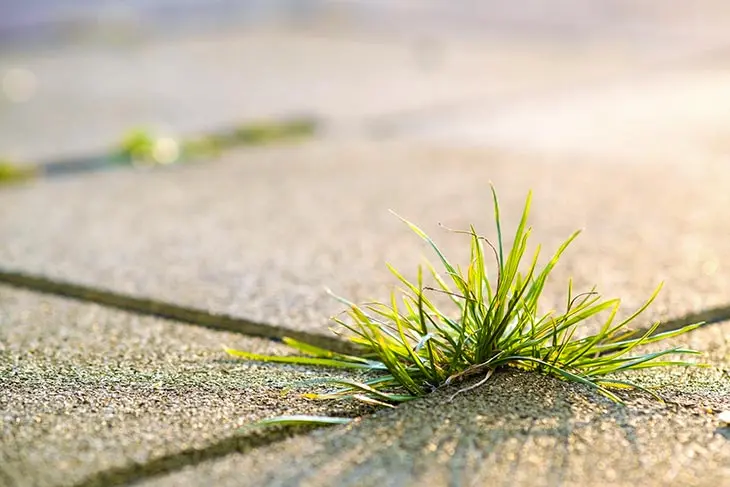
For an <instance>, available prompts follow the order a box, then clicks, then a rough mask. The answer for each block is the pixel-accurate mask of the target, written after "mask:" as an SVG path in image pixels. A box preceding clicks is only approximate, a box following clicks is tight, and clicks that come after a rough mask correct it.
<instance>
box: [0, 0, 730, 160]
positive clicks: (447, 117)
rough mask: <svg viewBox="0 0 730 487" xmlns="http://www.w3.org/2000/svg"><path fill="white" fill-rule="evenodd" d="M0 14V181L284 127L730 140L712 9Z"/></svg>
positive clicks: (463, 140)
mask: <svg viewBox="0 0 730 487" xmlns="http://www.w3.org/2000/svg"><path fill="white" fill-rule="evenodd" d="M0 9H1V10H0V77H1V79H0V81H1V82H2V85H1V87H2V92H0V159H2V160H3V161H4V165H5V166H4V167H5V168H6V172H8V171H10V169H8V168H13V169H12V170H13V171H16V172H17V169H18V167H20V166H21V165H26V167H29V166H28V165H35V164H40V165H45V164H51V165H52V164H54V163H57V164H60V166H57V167H61V166H63V167H68V165H69V164H71V163H73V162H74V161H77V162H80V163H83V162H85V163H86V164H87V165H88V164H91V165H92V166H93V165H94V164H99V163H100V162H99V161H107V162H108V157H110V154H112V155H116V156H115V157H117V159H118V157H119V156H120V154H122V153H124V154H125V157H126V156H130V154H132V155H134V154H136V156H135V157H137V158H140V159H144V158H150V159H151V160H153V161H156V162H172V161H175V160H178V158H180V157H182V156H183V155H184V154H183V153H184V152H185V153H188V154H193V153H195V154H198V155H200V154H203V155H205V154H207V153H208V152H206V151H209V152H211V153H212V152H214V151H219V150H225V149H226V148H227V147H229V146H232V145H237V144H246V143H257V142H260V141H262V140H264V139H266V141H275V140H278V138H279V137H280V136H281V137H282V138H284V136H288V135H291V134H292V133H293V134H294V135H297V136H302V135H305V136H316V137H320V138H343V139H348V138H356V139H363V138H364V139H367V138H378V139H382V138H402V139H409V140H410V139H412V140H418V141H428V142H429V143H434V144H445V145H449V144H456V145H460V146H464V145H479V146H499V147H506V148H508V149H510V150H515V151H530V152H534V151H536V150H537V151H543V152H544V153H546V154H564V153H570V154H585V155H586V156H587V160H590V159H591V157H596V158H599V157H600V158H601V159H606V158H612V159H614V160H627V161H628V160H649V159H652V160H658V159H661V160H663V161H664V160H666V161H673V160H676V161H686V160H687V157H688V155H691V157H693V158H694V157H702V158H705V159H712V160H720V161H723V160H724V158H725V153H726V152H727V149H729V148H730V142H729V141H730V133H729V132H730V128H728V127H730V123H729V122H730V3H728V2H726V1H722V0H714V1H713V0H700V1H695V2H666V1H662V0H552V1H550V2H544V1H541V0H523V1H520V2H511V1H506V0H452V1H446V0H442V1H436V0H430V1H429V0H418V1H416V0H413V1H408V0H387V1H386V0H371V1H354V0H353V1H344V0H342V1H335V0H298V1H297V0H4V1H3V2H2V4H1V6H0ZM292 124H293V125H292ZM668 139H671V140H672V144H671V146H670V145H668V144H666V141H667V140H668ZM105 157H106V158H107V159H104V158H105ZM130 157H131V156H130ZM115 160H116V159H115ZM90 161H92V162H90ZM93 161H96V162H93Z"/></svg>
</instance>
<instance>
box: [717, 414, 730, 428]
mask: <svg viewBox="0 0 730 487" xmlns="http://www.w3.org/2000/svg"><path fill="white" fill-rule="evenodd" d="M717 419H718V420H720V424H722V425H723V426H730V411H723V412H721V413H720V414H718V415H717Z"/></svg>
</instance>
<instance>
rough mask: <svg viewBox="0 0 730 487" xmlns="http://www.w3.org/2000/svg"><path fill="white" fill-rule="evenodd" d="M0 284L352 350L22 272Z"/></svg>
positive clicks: (322, 338)
mask: <svg viewBox="0 0 730 487" xmlns="http://www.w3.org/2000/svg"><path fill="white" fill-rule="evenodd" d="M0 284H6V285H9V286H13V287H17V288H23V289H27V290H31V291H35V292H39V293H43V294H52V295H56V296H62V297H65V298H71V299H75V300H78V301H83V302H90V303H96V304H99V305H102V306H107V307H110V308H116V309H120V310H122V311H127V312H132V313H136V314H140V315H148V316H155V317H158V318H164V319H168V320H173V321H177V322H183V323H186V324H189V325H197V326H201V327H205V328H211V329H215V330H224V331H230V332H234V333H240V334H242V335H248V336H254V337H262V338H267V339H269V340H273V341H281V339H282V338H284V337H290V338H294V339H295V340H299V341H304V342H307V343H311V344H313V345H316V346H319V347H322V348H327V349H329V350H332V351H335V352H340V353H352V352H353V351H354V348H353V346H352V345H350V344H349V343H348V342H346V341H344V340H341V339H339V338H337V337H334V336H332V337H330V336H326V335H322V334H319V333H310V332H306V331H299V330H292V329H291V328H287V327H281V326H276V325H274V324H270V323H261V322H256V321H252V320H249V319H246V318H239V317H235V316H231V315H226V314H217V313H211V312H209V311H206V310H203V309H199V308H193V307H188V306H181V305H178V304H173V303H166V302H162V301H157V300H154V299H147V298H140V297H136V296H131V295H128V294H122V293H117V292H114V291H109V290H104V289H98V288H94V287H90V286H84V285H80V284H74V283H69V282H64V281H57V280H54V279H49V278H46V277H41V276H35V275H30V274H25V273H22V272H14V271H7V270H3V269H1V268H0Z"/></svg>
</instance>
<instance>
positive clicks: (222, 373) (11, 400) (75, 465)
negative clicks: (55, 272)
mask: <svg viewBox="0 0 730 487" xmlns="http://www.w3.org/2000/svg"><path fill="white" fill-rule="evenodd" d="M221 345H228V346H233V347H239V348H245V349H251V350H257V351H259V352H262V353H286V352H285V351H284V349H283V347H282V346H280V345H275V344H273V343H272V342H269V341H266V340H260V339H254V338H245V337H241V336H240V335H235V334H231V333H224V332H215V331H211V330H205V329H201V328H197V327H192V326H187V325H183V324H180V323H175V322H169V321H163V320H158V319H153V318H146V317H140V316H136V315H132V314H128V313H124V312H121V311H114V310H109V309H106V308H103V307H100V306H96V305H92V304H83V303H78V302H74V301H69V300H65V299H61V298H56V297H47V296H42V295H37V294H32V293H29V292H26V291H18V290H14V289H12V288H8V287H4V286H0V384H2V386H1V387H0V484H2V485H3V486H8V487H10V486H18V487H20V486H31V485H32V486H60V485H95V484H100V485H110V484H114V483H115V482H119V481H122V482H123V481H124V480H125V479H126V481H129V480H130V479H134V478H135V477H136V476H138V475H143V474H144V473H145V472H146V473H149V471H150V469H153V468H157V469H160V468H175V466H177V468H181V467H182V466H184V465H185V464H187V463H190V462H193V461H194V460H195V458H198V459H200V458H205V456H206V455H208V456H216V455H221V454H223V453H226V452H227V450H228V451H232V450H235V449H238V450H246V449H247V448H251V445H252V444H254V443H252V441H253V440H251V439H250V438H249V439H245V438H243V439H241V438H239V439H236V429H237V428H239V427H240V426H242V425H244V424H248V423H250V422H252V421H255V420H258V419H261V418H264V417H269V416H273V415H277V414H287V413H301V412H310V413H314V414H316V413H317V412H319V413H330V412H332V411H336V410H338V409H340V410H343V408H346V406H345V405H342V404H340V405H334V404H324V403H317V402H311V401H306V400H304V399H302V398H301V397H300V395H299V393H298V392H297V391H298V388H297V387H298V386H297V385H296V382H298V381H301V380H305V379H309V378H312V377H320V376H323V374H324V375H326V374H327V372H326V371H313V370H309V369H306V368H305V369H293V368H290V367H271V366H266V365H262V364H253V363H248V364H246V363H243V362H239V361H230V360H228V359H227V355H226V354H225V353H224V352H223V351H222V350H221ZM288 388H290V389H291V391H290V392H288V393H287V392H286V390H287V389H288ZM254 440H256V439H255V438H254ZM258 441H263V439H261V438H259V440H258ZM196 455H197V456H196Z"/></svg>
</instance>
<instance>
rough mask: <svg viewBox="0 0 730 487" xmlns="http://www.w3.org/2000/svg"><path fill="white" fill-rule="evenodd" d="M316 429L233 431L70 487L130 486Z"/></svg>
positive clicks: (121, 467) (117, 468)
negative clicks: (224, 435) (200, 444)
mask: <svg viewBox="0 0 730 487" xmlns="http://www.w3.org/2000/svg"><path fill="white" fill-rule="evenodd" d="M314 429H316V427H315V426H297V427H294V428H292V427H290V428H278V429H268V430H260V431H255V432H249V433H244V434H236V435H232V436H229V437H227V438H224V439H222V440H219V441H217V442H214V443H211V444H209V445H207V446H205V447H203V448H189V449H187V450H183V451H180V452H177V453H171V454H169V455H164V456H161V457H158V458H154V459H152V460H149V461H147V462H143V463H137V462H133V463H130V464H128V465H124V466H120V467H113V468H110V469H107V470H102V471H99V472H97V473H94V474H91V475H89V476H88V477H86V478H84V479H82V480H81V481H79V482H77V483H75V484H73V485H72V487H116V486H121V485H134V484H137V483H139V482H142V481H144V480H149V479H152V478H155V477H161V476H163V475H167V474H170V473H173V472H176V471H178V470H181V469H183V468H185V467H193V466H196V465H199V464H201V463H203V462H208V461H211V460H216V459H218V458H222V457H225V456H228V455H230V454H232V453H247V452H250V451H252V450H254V449H256V448H260V447H264V446H268V445H272V444H274V443H278V442H280V441H284V440H286V439H288V438H291V437H294V436H298V435H302V434H305V433H308V432H310V431H312V430H314Z"/></svg>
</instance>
